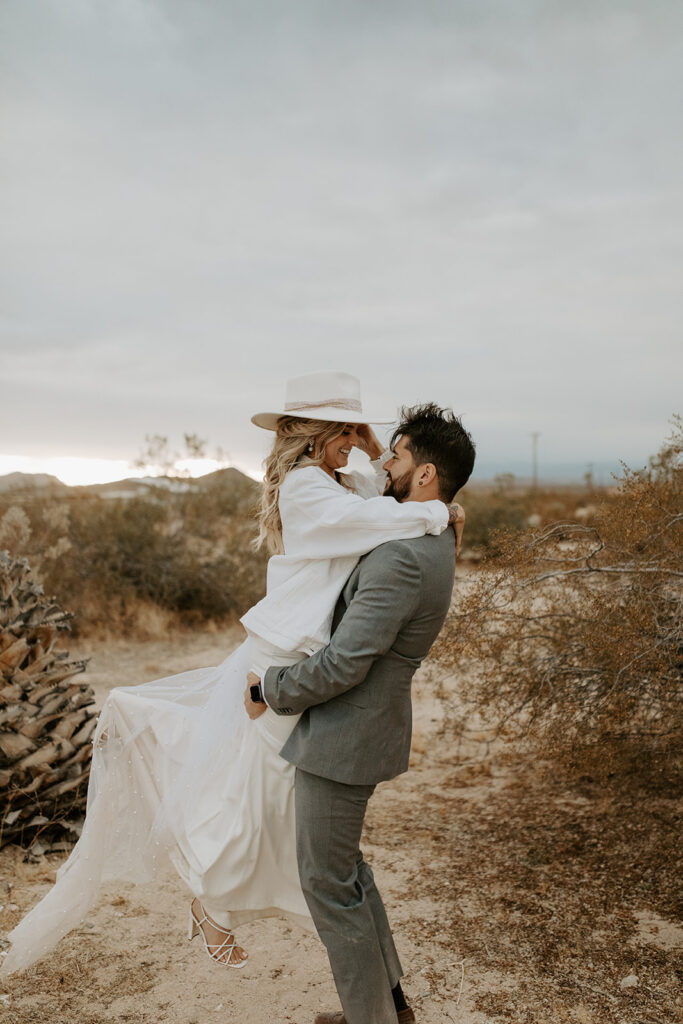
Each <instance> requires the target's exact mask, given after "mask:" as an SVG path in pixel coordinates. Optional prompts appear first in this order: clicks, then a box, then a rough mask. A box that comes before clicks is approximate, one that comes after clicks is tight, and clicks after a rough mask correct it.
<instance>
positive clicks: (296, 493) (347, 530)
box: [280, 466, 450, 559]
mask: <svg viewBox="0 0 683 1024" xmlns="http://www.w3.org/2000/svg"><path fill="white" fill-rule="evenodd" d="M280 514H281V516H282V523H283V540H284V543H285V550H286V552H287V554H288V555H290V556H291V555H293V556H299V557H302V558H310V559H318V558H320V559H326V558H340V557H344V556H349V555H352V556H355V557H358V558H359V557H360V556H361V555H364V554H366V553H367V552H368V551H371V550H372V549H373V548H375V547H377V546H378V545H379V544H384V543H385V541H389V540H409V539H411V538H413V537H422V536H424V534H426V533H432V534H440V533H442V532H443V531H444V530H445V529H446V527H447V526H448V524H449V521H450V519H449V509H448V508H447V506H446V505H445V504H444V503H443V502H442V501H405V502H398V501H396V500H395V499H394V498H383V497H376V498H367V499H366V498H361V497H360V496H359V495H357V494H353V493H352V492H351V491H347V490H345V489H343V488H341V487H340V486H339V485H338V484H337V483H335V482H334V481H333V480H332V479H330V478H328V477H326V475H325V473H324V472H323V471H322V470H320V469H318V468H317V467H314V466H308V467H305V468H302V469H295V470H292V472H291V473H290V474H289V475H288V476H287V478H286V480H285V481H284V483H283V485H282V488H281V490H280Z"/></svg>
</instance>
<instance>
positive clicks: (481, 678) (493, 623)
mask: <svg viewBox="0 0 683 1024" xmlns="http://www.w3.org/2000/svg"><path fill="white" fill-rule="evenodd" d="M682 439H683V438H682V431H681V421H680V419H679V418H676V419H675V420H674V431H673V434H672V436H671V437H670V438H669V440H668V441H667V443H666V444H665V446H664V447H663V448H662V450H661V451H660V453H659V454H658V455H657V456H656V457H655V458H653V459H651V460H650V466H649V468H648V469H646V470H642V471H638V472H633V471H631V470H629V469H628V468H626V467H624V470H623V475H622V477H621V479H620V482H619V487H618V489H617V491H616V493H614V494H611V495H609V496H605V497H603V498H602V499H601V500H600V501H599V503H598V504H597V507H596V508H595V511H594V515H593V517H592V521H591V523H590V525H588V524H585V523H580V522H572V521H567V520H564V521H560V522H555V523H551V524H548V525H546V526H542V527H539V528H536V529H529V530H527V531H525V532H523V533H521V534H520V533H509V532H508V533H505V532H501V533H500V534H499V535H498V537H497V538H496V545H495V554H493V555H492V556H491V557H489V558H488V559H486V560H485V561H484V563H483V565H482V568H481V571H480V572H478V573H477V574H476V576H473V577H470V578H469V579H468V580H467V581H466V583H465V585H464V586H463V587H461V589H460V591H459V592H458V597H457V600H456V602H455V604H454V608H453V611H452V613H451V615H450V617H449V619H448V620H447V624H446V627H445V628H444V630H443V632H442V635H441V637H440V640H439V642H438V645H437V648H436V650H435V655H436V657H437V658H438V659H439V660H441V661H442V662H443V663H445V665H447V666H448V667H449V668H451V669H453V670H454V671H456V672H459V671H460V670H463V669H465V668H466V669H467V671H468V676H469V678H470V679H471V684H470V685H469V686H468V693H467V695H466V700H467V704H468V707H469V709H470V710H471V709H472V708H473V707H476V708H477V709H478V710H479V711H480V712H483V713H484V714H485V715H488V716H489V717H490V719H491V720H493V721H494V722H495V723H497V726H498V728H499V729H504V730H505V731H507V732H510V731H513V732H517V733H522V734H527V735H528V734H532V735H535V736H536V737H543V738H544V739H546V740H548V741H550V742H551V744H552V745H554V746H555V747H557V746H559V747H562V748H565V749H568V748H574V749H578V748H579V747H583V748H584V750H585V749H586V748H588V747H591V746H592V747H594V748H595V747H596V746H597V747H599V748H600V750H601V751H602V752H603V754H604V756H608V755H607V752H608V751H609V750H610V749H611V750H612V751H614V750H615V749H616V747H618V746H619V745H620V744H621V746H622V749H624V750H625V749H626V748H627V747H629V749H631V750H633V749H636V750H639V751H641V752H642V750H643V749H644V746H648V747H649V749H655V748H656V749H659V750H660V752H668V754H672V753H673V752H674V751H675V750H678V751H680V749H681V724H682V721H681V720H682V717H683V715H682V712H683V687H682V684H681V667H682V666H683V625H682V618H681V597H682V594H683V555H682V547H681V527H682V524H683V510H682V509H681V478H682V467H681V459H680V456H681V447H682ZM465 717H466V716H462V715H461V716H459V719H458V721H459V724H460V726H461V727H463V723H464V721H465ZM634 742H635V743H636V747H635V748H634V747H633V743H634ZM615 745H616V747H615Z"/></svg>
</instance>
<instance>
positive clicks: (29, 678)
mask: <svg viewBox="0 0 683 1024" xmlns="http://www.w3.org/2000/svg"><path fill="white" fill-rule="evenodd" d="M71 618H72V616H71V615H70V614H69V613H68V612H64V611H63V610H62V609H61V608H60V607H59V605H57V604H56V603H55V602H54V601H51V600H47V599H46V598H45V596H44V594H43V589H42V587H40V586H39V585H38V584H37V583H36V582H35V581H34V580H33V578H32V576H31V569H30V567H29V564H28V562H27V561H26V560H25V559H14V558H11V557H10V556H9V555H8V554H7V552H2V551H0V846H3V845H5V844H6V843H9V842H16V843H20V844H21V845H24V846H28V845H30V844H33V846H34V847H35V846H36V845H39V844H40V843H45V841H47V842H48V847H49V846H50V845H51V847H52V848H53V849H54V848H55V845H54V842H55V840H56V839H57V837H59V836H61V837H62V838H64V835H65V832H69V831H73V822H74V819H76V820H77V819H78V818H79V817H82V815H83V812H84V810H85V801H86V795H87V785H88V775H89V772H90V761H91V757H92V743H91V738H92V733H93V731H94V729H95V724H96V720H97V712H96V710H95V708H94V700H95V698H94V694H93V691H92V689H91V687H90V686H88V684H87V683H76V682H73V678H74V676H76V675H78V674H79V673H80V672H83V671H84V669H85V667H86V665H87V660H86V661H69V654H68V652H67V651H65V650H62V649H60V647H59V644H58V640H59V635H60V633H63V632H64V631H65V630H68V629H69V628H70V626H69V622H70V619H71ZM38 837H39V838H38ZM60 845H62V844H60Z"/></svg>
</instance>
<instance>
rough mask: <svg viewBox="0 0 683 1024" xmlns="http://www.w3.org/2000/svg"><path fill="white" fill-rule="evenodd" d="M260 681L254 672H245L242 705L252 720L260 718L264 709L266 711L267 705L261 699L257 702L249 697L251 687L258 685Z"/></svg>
mask: <svg viewBox="0 0 683 1024" xmlns="http://www.w3.org/2000/svg"><path fill="white" fill-rule="evenodd" d="M260 682H261V680H260V679H259V677H258V676H257V675H256V673H255V672H249V673H248V674H247V688H246V690H245V691H244V707H245V710H246V712H247V714H248V715H249V717H250V718H251V720H252V721H255V720H256V719H257V718H260V717H261V715H262V714H263V713H264V711H266V710H267V708H268V705H267V704H264V703H263V701H260V702H259V703H258V704H257V703H256V702H255V701H253V700H252V699H251V687H252V686H258V684H259V683H260Z"/></svg>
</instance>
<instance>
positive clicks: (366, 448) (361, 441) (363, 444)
mask: <svg viewBox="0 0 683 1024" xmlns="http://www.w3.org/2000/svg"><path fill="white" fill-rule="evenodd" d="M356 434H357V436H358V448H360V450H361V451H362V452H365V454H366V455H368V456H369V457H370V458H371V459H378V458H379V457H380V455H381V454H382V452H383V451H384V448H382V445H381V444H380V443H379V441H378V439H377V434H376V433H375V431H374V430H373V429H372V427H371V426H370V424H369V423H359V424H358V425H357V427H356Z"/></svg>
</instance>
